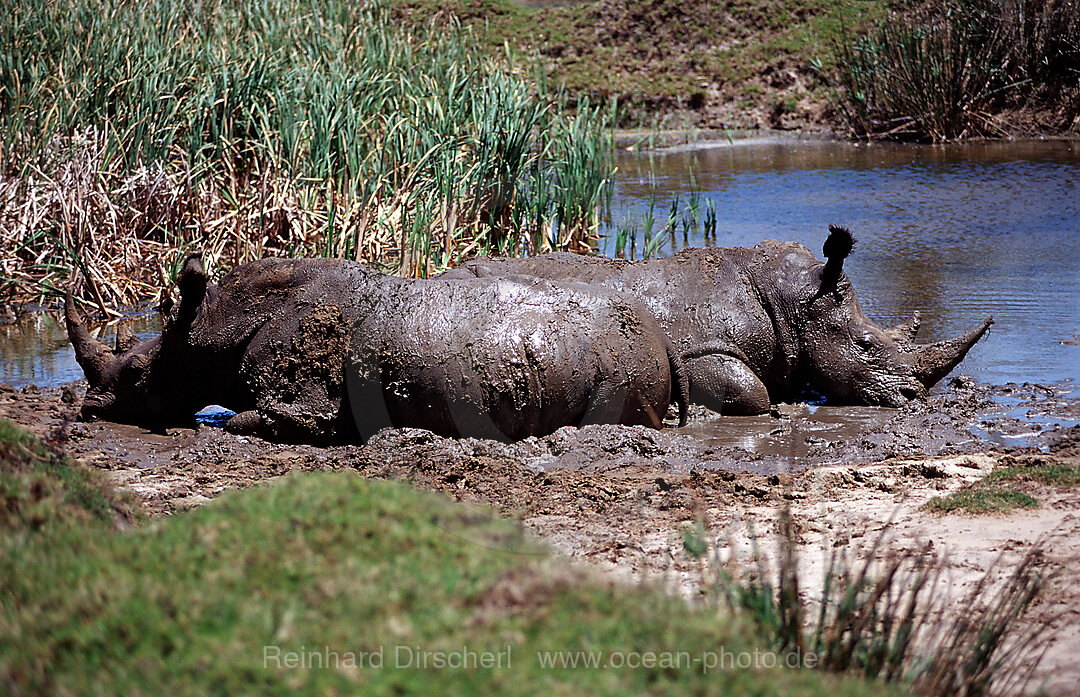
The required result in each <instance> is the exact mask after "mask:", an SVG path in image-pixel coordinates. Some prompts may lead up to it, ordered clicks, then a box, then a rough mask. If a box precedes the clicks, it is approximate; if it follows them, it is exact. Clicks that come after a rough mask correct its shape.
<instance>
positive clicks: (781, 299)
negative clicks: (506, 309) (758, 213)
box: [440, 226, 993, 414]
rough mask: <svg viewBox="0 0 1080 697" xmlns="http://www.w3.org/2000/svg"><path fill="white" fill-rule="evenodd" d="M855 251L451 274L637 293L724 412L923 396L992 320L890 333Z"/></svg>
mask: <svg viewBox="0 0 1080 697" xmlns="http://www.w3.org/2000/svg"><path fill="white" fill-rule="evenodd" d="M853 245H854V238H853V237H852V236H851V233H850V232H849V231H848V230H847V229H845V228H842V227H838V226H830V235H829V237H828V239H827V240H826V242H825V246H824V254H825V256H826V257H827V259H828V261H827V262H826V263H822V262H820V261H818V260H817V259H816V258H814V255H813V254H812V253H811V252H810V251H809V250H808V249H806V247H804V246H802V245H801V244H796V243H792V242H780V241H777V240H767V241H765V242H761V243H760V244H757V245H754V246H753V247H736V248H719V247H706V248H696V249H684V250H682V251H680V252H678V253H677V254H675V255H673V256H671V257H668V258H662V259H652V260H648V261H638V262H628V261H625V260H616V259H609V258H605V257H597V256H589V257H586V256H581V255H577V254H568V253H553V254H545V255H539V256H536V257H531V258H526V259H499V258H479V259H474V260H471V261H469V262H467V263H465V264H463V265H462V266H461V267H459V268H456V269H452V270H450V271H448V272H446V273H444V274H442V275H441V276H440V277H441V278H450V279H453V278H458V279H464V278H469V277H478V276H480V277H483V276H498V275H503V274H507V273H511V274H529V275H535V276H540V277H543V278H548V279H552V280H556V281H575V282H579V283H584V284H588V285H592V286H595V287H604V288H609V289H611V290H614V291H616V292H619V293H623V294H625V295H627V296H630V297H634V298H637V299H638V300H640V301H641V302H642V303H643V304H644V305H645V306H646V307H647V308H648V310H649V311H650V312H652V313H653V315H654V316H655V317H656V319H657V321H658V322H659V323H660V325H661V326H662V327H663V329H664V331H666V332H667V333H668V335H669V336H670V338H671V340H672V342H673V343H674V344H675V347H676V350H677V351H678V352H679V355H680V357H681V358H682V359H683V361H684V362H685V364H686V369H687V373H688V375H689V379H690V400H691V401H692V402H694V403H697V404H702V405H704V406H706V407H708V408H710V409H712V410H714V411H718V412H721V413H727V414H760V413H764V412H765V411H767V410H768V409H769V405H770V403H777V402H781V401H791V400H794V399H797V398H798V397H799V396H800V394H802V393H803V392H804V391H805V389H806V388H807V387H809V388H810V389H812V390H814V391H816V392H819V393H821V394H823V395H825V396H826V397H827V398H828V399H829V401H830V402H831V403H836V404H848V405H880V406H894V407H895V406H901V405H903V404H905V403H907V402H908V401H910V400H912V399H919V398H924V397H925V396H926V391H927V389H928V388H930V387H931V386H933V385H934V384H935V383H936V382H938V381H939V380H940V379H941V378H943V377H945V375H947V374H948V373H949V371H950V370H952V368H953V367H955V366H956V365H957V364H959V363H960V361H961V360H962V359H963V357H964V355H965V354H966V353H967V351H968V349H970V348H971V346H973V345H974V344H975V342H976V341H978V340H979V338H981V337H982V335H983V334H984V333H985V332H986V330H987V329H988V328H989V326H990V325H991V324H992V322H993V318H987V319H986V320H985V321H984V322H982V323H981V324H980V325H978V326H976V327H975V328H973V329H972V330H970V331H968V332H967V333H965V334H963V335H962V336H960V337H957V338H956V339H953V340H951V341H943V342H939V343H937V344H932V345H926V346H916V345H915V334H916V332H917V331H918V328H919V316H918V313H916V314H915V316H913V317H912V318H911V320H910V321H909V322H908V323H906V324H902V325H900V326H897V327H893V328H891V329H884V328H882V327H880V326H878V325H877V324H875V323H874V322H872V321H871V320H870V319H868V318H867V317H866V316H865V315H864V314H863V311H862V308H861V307H860V306H859V302H858V300H857V299H856V297H855V291H854V289H853V288H852V286H851V283H850V281H849V280H848V278H847V276H846V274H844V273H843V270H842V264H843V260H844V258H845V257H846V256H847V255H848V254H849V253H850V252H851V250H852V247H853Z"/></svg>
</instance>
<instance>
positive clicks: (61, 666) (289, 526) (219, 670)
mask: <svg viewBox="0 0 1080 697" xmlns="http://www.w3.org/2000/svg"><path fill="white" fill-rule="evenodd" d="M10 452H11V451H5V454H4V457H5V459H7V458H9V457H11V456H10V454H9V453H10ZM8 469H11V466H9V465H8V464H5V465H4V470H5V471H7V470H8ZM50 476H52V475H50ZM57 476H58V475H57ZM466 648H467V650H468V651H472V652H473V655H475V656H476V658H475V659H468V660H472V661H475V662H476V664H474V665H470V666H469V667H466V668H455V667H454V666H453V665H449V666H447V665H442V666H440V665H438V664H437V660H438V659H437V658H436V656H437V655H442V656H443V657H444V658H446V659H447V660H450V661H455V660H464V659H455V658H452V656H455V655H456V656H459V657H463V656H464V655H465V653H464V652H465V650H466ZM761 648H763V647H761V646H760V645H759V644H758V642H757V640H756V639H755V637H754V636H753V634H752V633H751V632H749V631H747V630H745V629H743V628H742V626H741V625H740V624H739V623H737V622H735V621H732V620H730V619H729V618H724V617H720V618H718V617H717V616H716V615H714V614H713V613H702V612H694V611H692V610H691V609H690V608H688V607H687V606H686V605H685V604H684V603H683V602H682V601H681V600H679V599H677V598H671V597H668V596H665V595H662V594H659V593H656V592H653V591H652V590H650V589H647V588H640V587H635V588H627V587H620V586H615V585H612V584H609V583H605V582H600V581H597V580H595V579H591V578H589V577H588V576H586V575H585V574H583V573H581V572H573V571H568V570H566V569H565V567H564V562H559V561H558V560H556V559H553V558H551V557H550V556H548V553H547V552H546V550H544V549H543V548H542V547H541V546H540V545H539V544H538V543H537V542H535V541H534V540H532V539H531V538H529V537H528V536H526V535H525V534H524V533H523V532H522V530H521V529H520V528H519V527H518V526H516V525H515V524H514V523H513V522H510V521H505V520H500V519H496V518H493V517H491V516H490V515H488V514H487V513H483V512H477V511H475V510H471V509H468V508H466V507H464V506H461V505H458V504H455V503H453V502H451V501H449V500H447V499H445V498H442V497H440V496H437V495H434V494H429V493H423V492H418V491H415V490H413V489H411V488H409V487H407V486H405V485H401V484H396V483H389V482H375V481H369V480H365V479H362V478H360V477H358V476H355V475H353V474H351V473H340V472H339V473H333V474H313V475H302V476H292V477H288V478H286V479H284V480H281V481H279V482H277V483H276V484H274V485H272V486H266V487H257V488H253V489H247V490H244V491H232V492H226V493H224V494H222V495H221V496H220V497H219V498H218V499H215V500H214V501H213V502H211V503H209V504H207V505H206V506H204V507H202V508H200V509H198V510H196V511H192V512H188V513H184V514H179V515H176V516H174V517H171V518H168V519H164V520H159V521H153V522H147V523H143V524H141V525H139V526H137V527H136V528H135V529H134V530H133V531H129V532H126V533H123V534H120V533H116V532H113V531H111V530H110V528H109V526H108V524H107V521H105V520H100V519H98V518H89V519H88V520H86V521H85V522H84V524H82V525H78V526H45V527H43V528H42V531H41V532H40V533H35V534H28V535H12V534H5V535H3V536H0V685H3V686H4V690H5V692H6V693H8V694H17V695H48V694H175V695H207V694H222V695H238V694H261V695H274V694H280V695H286V694H288V695H296V694H299V695H305V694H320V695H323V694H365V695H390V694H394V695H403V694H405V695H408V694H415V695H430V694H439V695H476V694H507V695H511V694H512V695H529V694H535V695H541V694H543V695H548V694H575V695H579V694H581V695H593V694H596V695H625V694H672V693H686V694H702V695H708V694H714V695H727V694H761V695H774V694H799V695H810V696H813V695H818V696H822V697H824V696H826V695H828V696H829V697H843V696H846V695H851V696H855V695H871V694H879V691H878V690H877V689H876V688H874V689H871V688H870V687H869V686H867V685H865V684H863V683H862V682H860V681H858V680H852V679H841V678H838V677H836V676H829V675H824V674H822V673H819V672H816V671H808V670H786V669H783V668H773V669H769V668H756V669H749V670H734V669H731V668H730V667H729V668H728V669H726V670H721V669H719V667H715V668H714V669H712V670H704V669H703V665H702V663H701V662H700V661H699V662H696V663H693V662H691V658H692V657H700V656H702V655H703V654H704V653H705V652H713V653H714V655H718V654H717V652H719V651H721V650H723V651H728V652H732V653H733V654H734V655H738V654H740V652H744V651H745V652H753V651H754V650H755V649H759V650H760V649H761ZM547 651H551V652H556V651H558V652H570V651H585V652H588V655H589V656H595V658H596V661H597V666H596V667H592V668H589V667H586V666H585V664H579V665H578V666H577V667H573V666H571V665H570V664H569V655H567V654H563V660H560V659H559V658H558V656H556V655H554V654H543V652H547ZM419 652H434V653H431V654H428V656H429V661H428V663H427V665H426V666H418V665H417V664H416V661H417V657H418V656H419ZM439 652H444V653H442V654H439ZM455 652H457V653H456V654H455ZM485 652H490V655H492V657H493V658H492V662H491V665H487V666H485V665H483V664H480V661H483V660H484V659H483V658H481V657H482V656H483V655H484V653H485ZM646 652H652V654H651V655H652V656H653V659H652V660H650V659H648V658H644V661H643V662H641V661H637V659H634V658H630V661H635V664H634V665H631V664H630V663H628V662H627V661H626V659H627V658H628V657H629V656H631V654H633V656H636V657H638V658H643V657H644V656H645V655H646ZM350 655H351V658H349V656H350ZM542 655H546V656H547V657H548V659H549V660H550V661H551V663H552V665H549V666H547V667H545V666H544V665H543V664H542V662H541V661H542V659H541V656H542ZM577 655H578V656H579V657H580V656H582V655H584V654H580V653H579V654H577ZM664 655H668V656H672V657H673V656H679V657H680V658H679V659H678V660H679V661H680V664H679V665H678V666H675V667H673V666H672V664H671V661H668V662H667V663H665V662H664V661H663V659H662V657H663V656H664ZM747 655H748V656H749V655H750V654H749V653H748V654H747ZM376 656H379V658H378V663H379V665H375V664H374V662H375V657H376ZM496 656H502V658H501V659H496V658H495V657H496ZM495 660H499V663H498V664H495V663H494V661H495ZM406 661H408V664H407V665H406ZM639 663H640V665H639Z"/></svg>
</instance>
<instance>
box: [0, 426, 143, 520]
mask: <svg viewBox="0 0 1080 697" xmlns="http://www.w3.org/2000/svg"><path fill="white" fill-rule="evenodd" d="M132 510H133V508H132V503H131V500H130V497H127V496H123V495H120V494H118V493H117V492H115V491H113V490H112V488H111V487H110V486H109V485H108V484H107V483H106V482H105V481H104V480H103V478H102V476H101V475H100V474H99V473H98V472H96V471H92V470H88V469H86V468H84V467H80V466H78V465H76V464H74V463H73V462H72V461H71V460H70V459H69V458H68V457H67V456H66V455H64V454H62V453H60V452H58V451H56V450H53V449H51V448H48V447H47V446H46V445H45V444H43V443H42V442H41V441H40V440H38V439H37V438H36V437H34V436H33V435H31V434H29V433H27V432H26V431H23V430H22V429H20V428H18V427H17V426H15V424H13V423H11V422H10V421H8V420H7V419H0V529H3V530H8V531H9V532H12V531H19V530H25V529H36V528H39V527H41V526H43V525H50V524H56V523H61V522H73V521H82V522H85V521H87V520H92V521H94V522H97V523H111V522H113V520H114V518H115V517H117V516H120V517H122V518H130V517H132V515H133V514H132Z"/></svg>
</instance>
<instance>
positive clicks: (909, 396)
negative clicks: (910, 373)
mask: <svg viewBox="0 0 1080 697" xmlns="http://www.w3.org/2000/svg"><path fill="white" fill-rule="evenodd" d="M900 396H902V397H903V398H904V400H905V401H907V402H910V401H913V400H917V399H925V398H926V388H925V387H923V386H922V385H904V386H902V387H901V388H900Z"/></svg>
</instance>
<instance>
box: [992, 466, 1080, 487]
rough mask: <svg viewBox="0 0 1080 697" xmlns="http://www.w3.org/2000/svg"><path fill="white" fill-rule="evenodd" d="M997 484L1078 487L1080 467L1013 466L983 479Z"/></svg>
mask: <svg viewBox="0 0 1080 697" xmlns="http://www.w3.org/2000/svg"><path fill="white" fill-rule="evenodd" d="M983 481H984V482H986V483H987V484H990V483H997V482H1038V483H1040V484H1049V485H1051V486H1061V487H1072V486H1080V467H1077V466H1075V465H1066V464H1063V463H1060V462H1052V463H1047V464H1038V465H1013V466H1010V467H1003V468H1001V469H998V470H994V471H993V472H991V473H990V474H988V475H986V478H985V479H983Z"/></svg>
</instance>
